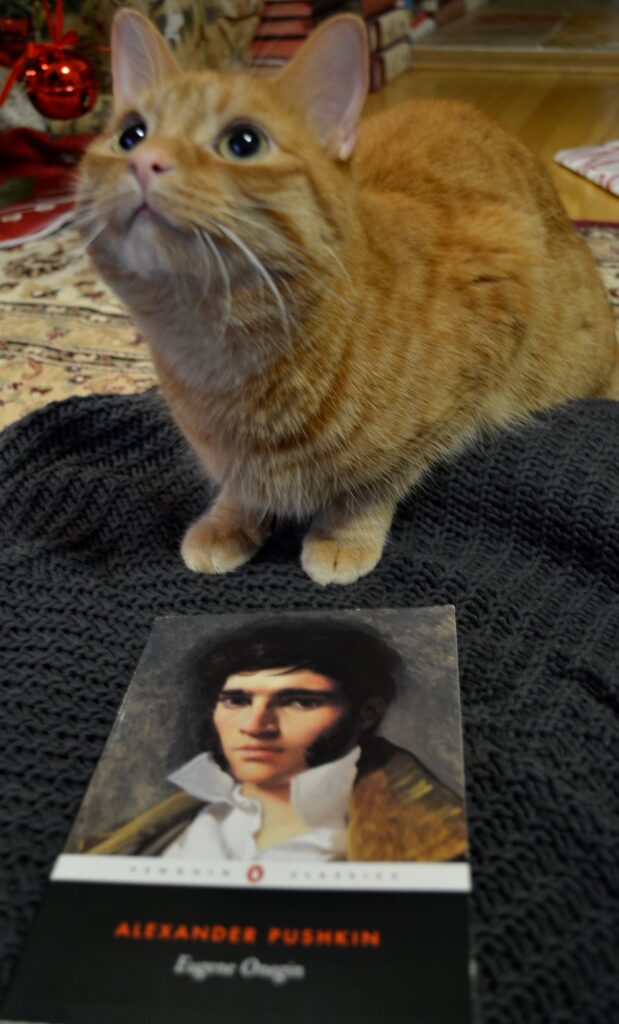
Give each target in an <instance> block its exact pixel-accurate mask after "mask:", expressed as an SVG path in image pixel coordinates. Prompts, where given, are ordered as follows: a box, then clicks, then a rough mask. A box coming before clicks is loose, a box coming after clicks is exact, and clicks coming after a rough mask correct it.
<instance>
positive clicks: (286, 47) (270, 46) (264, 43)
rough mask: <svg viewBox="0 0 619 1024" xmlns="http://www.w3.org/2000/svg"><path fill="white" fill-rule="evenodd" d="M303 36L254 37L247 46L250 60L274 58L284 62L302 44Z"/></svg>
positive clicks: (292, 55)
mask: <svg viewBox="0 0 619 1024" xmlns="http://www.w3.org/2000/svg"><path fill="white" fill-rule="evenodd" d="M304 42H305V37H304V36H301V37H299V38H293V37H283V38H282V39H263V38H260V37H255V38H254V39H253V41H252V44H251V46H250V48H249V53H250V56H251V59H252V61H261V60H274V61H279V62H282V63H283V62H284V61H287V60H290V58H291V57H294V55H295V53H296V52H297V51H298V50H299V49H300V48H301V47H302V46H303V43H304Z"/></svg>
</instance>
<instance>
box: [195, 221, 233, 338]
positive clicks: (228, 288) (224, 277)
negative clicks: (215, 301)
mask: <svg viewBox="0 0 619 1024" xmlns="http://www.w3.org/2000/svg"><path fill="white" fill-rule="evenodd" d="M200 237H201V238H202V240H203V242H205V243H206V245H208V247H209V249H210V250H211V252H212V253H213V256H214V257H215V261H216V263H217V266H218V267H219V273H220V277H221V281H222V284H225V306H224V316H223V317H222V326H221V335H220V337H222V338H223V337H224V335H225V333H226V331H227V330H228V326H229V324H230V319H231V317H232V285H231V283H230V275H229V274H228V268H227V267H226V264H225V262H224V259H223V257H222V255H221V253H220V252H219V249H218V248H217V245H216V243H215V241H214V239H213V238H211V236H210V234H209V233H208V231H201V232H200Z"/></svg>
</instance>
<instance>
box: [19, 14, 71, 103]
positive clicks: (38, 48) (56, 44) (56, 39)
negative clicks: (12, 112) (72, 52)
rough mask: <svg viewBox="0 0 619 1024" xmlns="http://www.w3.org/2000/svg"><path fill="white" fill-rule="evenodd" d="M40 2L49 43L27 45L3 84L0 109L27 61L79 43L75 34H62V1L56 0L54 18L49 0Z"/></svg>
mask: <svg viewBox="0 0 619 1024" xmlns="http://www.w3.org/2000/svg"><path fill="white" fill-rule="evenodd" d="M41 2H42V4H43V11H44V13H45V21H46V22H47V32H48V35H49V38H50V42H49V43H28V44H27V46H26V49H25V50H24V53H23V56H21V57H20V58H19V60H18V61H17V62H16V63H15V64H14V65H13V67H12V68H11V71H10V74H9V77H8V78H7V80H6V82H5V83H4V88H3V90H2V92H1V93H0V107H1V106H2V104H3V103H4V101H5V100H6V98H7V96H8V95H9V93H10V91H11V89H12V88H13V86H14V85H15V82H16V81H17V80H18V78H21V76H22V74H23V72H24V69H25V67H26V64H28V63H29V61H31V60H33V58H34V57H42V56H45V54H46V53H53V51H54V50H58V49H60V48H63V47H72V46H77V44H78V43H79V36H78V34H77V32H65V33H64V34H63V31H62V22H63V17H64V8H63V3H62V0H56V11H55V16H52V11H51V7H50V4H49V0H41Z"/></svg>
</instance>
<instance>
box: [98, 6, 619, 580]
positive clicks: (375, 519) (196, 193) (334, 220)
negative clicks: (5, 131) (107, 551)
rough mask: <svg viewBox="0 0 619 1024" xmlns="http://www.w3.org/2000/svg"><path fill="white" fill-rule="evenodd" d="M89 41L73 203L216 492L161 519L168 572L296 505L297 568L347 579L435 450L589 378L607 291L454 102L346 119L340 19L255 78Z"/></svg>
mask: <svg viewBox="0 0 619 1024" xmlns="http://www.w3.org/2000/svg"><path fill="white" fill-rule="evenodd" d="M112 57H113V72H114V88H115V99H116V115H115V117H114V120H113V122H112V124H111V125H110V127H109V128H108V130H107V132H106V133H105V134H104V135H103V136H102V137H101V138H100V139H98V140H97V141H95V142H94V144H93V145H92V146H91V148H90V150H89V152H88V154H87V156H86V158H85V160H84V162H83V164H82V176H81V185H80V204H81V205H80V212H81V220H82V224H83V225H84V227H83V230H84V233H85V235H88V233H89V231H91V232H92V233H91V235H90V239H91V240H90V251H91V253H92V255H93V258H94V260H95V262H96V264H97V266H98V267H99V269H100V271H101V272H102V274H103V276H104V277H105V278H106V280H107V281H108V282H109V283H110V284H111V286H112V287H113V288H114V289H115V290H116V291H117V292H118V294H119V295H120V296H121V298H122V299H123V300H124V301H125V303H126V304H127V305H128V307H129V309H130V311H131V313H132V314H133V317H134V318H135V320H136V322H137V323H138V325H139V326H140V328H141V329H142V330H143V332H144V334H145V335H146V338H147V339H148V341H149V344H150V346H151V349H152V355H153V359H154V363H155V366H156V369H157V373H158V376H159V379H160V382H161V388H162V391H163V394H164V396H165V398H166V401H167V403H168V405H169V408H170V410H171V413H172V415H173V416H174V418H175V420H176V422H177V423H178V425H179V426H180V428H181V430H182V431H183V433H184V435H185V437H186V438H187V440H188V441H189V442H190V444H191V445H192V446H193V448H194V449H195V451H196V453H197V455H198V457H199V459H200V461H201V463H202V464H203V466H204V467H205V469H206V471H207V472H208V474H209V476H210V477H211V478H212V479H213V480H214V481H215V482H216V483H217V484H218V485H219V487H220V491H219V496H218V498H217V499H216V501H215V502H214V504H213V506H212V508H210V509H209V510H208V511H207V512H206V513H205V514H204V515H203V516H202V517H201V518H200V519H198V520H197V522H195V523H194V524H193V525H192V526H190V528H189V529H188V531H187V533H186V535H185V538H184V540H183V544H182V556H183V559H184V560H185V563H186V565H187V566H188V567H189V568H190V569H193V570H196V571H198V572H207V573H223V572H228V571H229V570H231V569H235V568H236V567H237V566H239V565H241V564H242V563H243V562H245V561H247V559H249V558H251V557H252V555H253V554H254V553H255V552H256V551H257V550H258V549H259V547H260V546H261V545H262V544H263V542H264V540H265V538H266V536H267V532H268V530H269V526H270V523H271V520H272V517H273V516H296V517H311V525H310V527H309V531H308V533H307V535H306V537H305V540H304V544H303V552H302V564H303V566H304V568H305V570H306V571H307V572H308V573H309V575H310V576H311V577H312V579H314V580H316V581H317V582H318V583H322V584H326V583H349V582H351V581H353V580H356V579H357V578H358V577H359V576H362V575H363V574H364V573H367V572H369V571H370V570H371V569H372V568H373V567H374V566H375V565H376V564H377V562H378V561H379V559H380V557H381V553H382V550H383V546H384V543H385V539H386V537H387V534H388V531H389V527H390V524H391V520H392V517H393V513H394V509H395V506H396V503H397V501H398V500H399V499H400V498H402V496H403V495H404V494H406V492H407V491H408V490H409V488H410V487H411V485H413V484H414V483H415V482H416V481H417V480H418V479H419V477H420V476H421V475H422V474H423V473H424V472H425V470H426V469H427V468H428V467H429V466H431V465H432V464H433V463H434V462H435V461H436V460H437V459H439V458H442V457H444V456H446V455H448V454H449V453H451V452H454V451H456V450H458V449H459V448H460V447H461V446H462V444H463V442H465V441H467V440H468V439H470V438H471V437H474V436H475V435H476V434H477V433H478V432H479V431H480V430H481V429H483V428H485V427H487V426H489V425H494V424H499V425H500V424H504V423H507V422H509V421H510V420H512V419H514V418H515V417H522V415H523V414H525V413H526V412H528V411H529V410H533V409H539V408H542V407H544V406H548V405H551V404H552V403H556V402H562V401H564V400H566V399H568V398H571V397H573V396H578V395H602V394H604V393H605V392H606V390H607V388H608V386H609V382H610V379H611V375H612V374H613V371H614V367H615V364H616V360H617V352H616V344H615V336H614V330H613V322H612V319H611V314H610V311H609V308H608V304H607V301H606V295H605V291H604V288H603V286H602V284H601V282H600V280H599V278H598V276H597V273H596V270H595V267H594V265H593V262H592V259H591V257H590V255H589V252H588V250H587V248H586V246H585V245H584V244H583V243H582V242H581V241H580V240H579V239H578V238H577V237H576V236H575V235H574V233H573V231H572V229H571V227H570V225H569V223H568V221H567V219H566V216H565V214H564V212H563V209H562V208H561V206H560V203H559V201H558V198H557V196H556V194H555V192H554V189H553V187H552V185H551V183H550V181H549V179H548V177H547V176H546V174H545V172H544V171H543V170H542V169H541V167H540V166H539V165H538V164H537V162H536V161H535V159H534V158H533V157H532V156H531V155H530V154H529V153H528V152H527V151H526V150H525V149H524V148H523V147H522V146H521V145H520V143H519V142H518V141H517V140H516V139H514V138H512V137H511V136H510V135H509V134H507V133H506V132H505V131H503V129H502V128H500V127H499V126H498V125H496V124H494V123H493V122H492V121H490V120H489V119H487V118H486V117H485V116H483V115H482V114H480V113H478V112H477V111H476V110H474V109H473V108H471V107H469V106H467V105H465V104H462V103H457V102H451V101H433V100H427V101H425V100H412V101H410V102H408V103H405V104H403V105H401V106H400V107H397V108H396V109H394V110H391V111H389V112H387V113H384V114H380V115H378V116H377V117H374V118H372V119H369V120H367V121H364V123H363V124H362V125H361V127H360V128H359V115H360V112H361V108H362V106H363V103H364V100H365V97H366V91H367V65H368V58H367V43H366V34H365V28H364V25H363V23H362V22H361V21H359V20H358V19H356V18H355V17H353V16H349V15H343V16H339V17H336V18H334V19H332V20H331V21H329V22H327V23H326V24H325V25H324V26H323V27H321V28H320V29H319V30H318V31H317V32H316V33H315V34H314V35H313V36H312V37H311V38H310V40H309V42H308V43H307V44H306V45H305V46H304V48H303V49H302V51H301V52H300V53H299V55H298V56H297V57H296V58H295V59H294V61H293V62H292V63H291V64H289V65H288V66H287V67H286V68H285V69H284V70H283V71H282V72H281V73H279V74H278V75H277V76H276V77H274V78H272V79H271V78H255V77H254V78H252V77H249V76H244V75H238V76H237V75H225V74H220V73H216V72H213V71H202V72H190V73H182V72H180V71H179V69H178V67H177V65H176V64H175V62H174V59H173V57H172V56H171V54H170V52H169V50H168V48H167V46H166V44H165V43H164V41H163V39H162V38H161V36H159V35H158V33H157V32H156V31H155V29H154V28H153V27H152V26H151V25H150V24H149V22H147V21H146V20H145V19H144V18H142V17H141V16H140V15H138V14H136V13H135V12H132V11H129V10H124V11H122V12H121V13H119V14H118V15H117V17H116V20H115V22H114V30H113V40H112ZM357 136H358V137H357Z"/></svg>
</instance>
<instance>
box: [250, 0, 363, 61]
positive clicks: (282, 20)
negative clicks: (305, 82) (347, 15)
mask: <svg viewBox="0 0 619 1024" xmlns="http://www.w3.org/2000/svg"><path fill="white" fill-rule="evenodd" d="M346 9H347V5H346V4H345V3H344V2H343V0H265V4H264V7H263V9H262V17H261V19H260V24H259V25H258V29H257V31H256V34H255V36H254V39H253V42H252V44H251V59H252V64H253V65H254V67H257V68H270V67H273V68H278V67H281V65H282V64H285V63H286V61H288V60H290V58H291V57H294V55H295V53H296V52H297V50H298V49H300V47H301V46H302V45H303V43H304V42H305V40H306V39H307V37H308V35H309V34H310V32H312V31H313V30H314V29H315V28H316V26H317V25H318V23H319V22H320V21H322V20H323V19H324V18H327V17H329V16H330V15H332V14H337V13H338V12H339V11H342V10H346Z"/></svg>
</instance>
